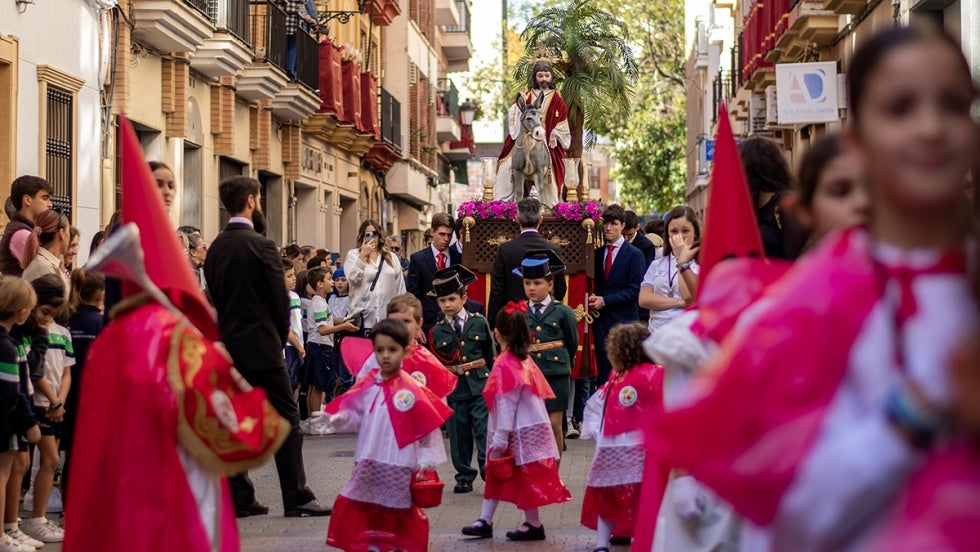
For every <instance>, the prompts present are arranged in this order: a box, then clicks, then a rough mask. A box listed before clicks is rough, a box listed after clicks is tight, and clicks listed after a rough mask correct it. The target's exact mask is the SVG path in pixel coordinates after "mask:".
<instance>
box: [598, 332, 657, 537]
mask: <svg viewBox="0 0 980 552" xmlns="http://www.w3.org/2000/svg"><path fill="white" fill-rule="evenodd" d="M649 335H650V330H649V329H648V328H647V325H646V324H643V323H639V322H637V323H634V324H623V325H620V326H616V327H615V328H613V329H612V331H610V332H609V336H608V337H607V338H606V351H608V352H609V362H610V363H611V364H612V369H613V375H612V379H611V380H610V381H609V382H607V383H606V384H605V385H603V386H602V387H600V388H599V389H598V391H596V392H595V394H593V395H592V397H591V398H590V399H589V401H588V403H586V405H585V415H584V418H585V419H584V420H583V421H582V438H583V439H595V441H596V448H595V456H594V457H593V460H592V469H591V470H590V471H589V481H588V485H587V486H586V488H585V499H584V501H583V502H582V525H584V526H586V527H588V528H590V529H595V530H596V531H597V532H598V533H597V536H596V548H595V549H594V551H593V552H609V544H610V542H609V540H610V537H611V536H612V535H616V536H617V537H632V536H633V529H634V526H635V525H636V521H637V515H636V514H637V507H638V501H639V498H640V483H641V482H642V479H643V460H644V457H645V455H646V454H645V451H644V448H643V427H644V425H645V424H646V423H647V421H648V420H649V419H650V416H651V415H652V414H653V412H654V411H655V410H657V409H659V408H660V407H661V405H662V402H663V368H661V367H660V366H655V365H653V364H651V363H650V360H649V359H648V358H647V357H646V355H645V354H644V353H643V348H642V345H643V340H644V339H646V338H647V336H649Z"/></svg>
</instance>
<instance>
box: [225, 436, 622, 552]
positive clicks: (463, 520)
mask: <svg viewBox="0 0 980 552" xmlns="http://www.w3.org/2000/svg"><path fill="white" fill-rule="evenodd" d="M355 443H356V436H354V435H326V436H315V437H310V436H307V437H306V440H305V442H304V445H305V451H304V453H305V460H306V475H307V478H308V483H309V485H310V487H311V488H312V489H313V491H314V492H315V493H316V494H317V497H319V499H320V500H321V501H322V502H325V503H331V502H332V501H333V499H334V498H335V497H336V495H337V492H338V491H339V490H340V488H341V487H343V485H344V483H346V482H347V478H348V477H349V476H350V473H351V465H352V457H353V454H354V446H355ZM593 448H594V444H593V442H592V441H569V442H568V451H567V452H566V453H565V456H564V459H563V461H562V466H561V474H562V479H563V480H564V481H565V484H566V485H568V488H569V489H570V490H571V491H572V496H574V497H575V499H574V500H573V501H571V502H568V503H566V504H562V505H559V506H551V507H547V508H544V509H542V511H541V520H542V522H543V523H544V527H545V530H546V532H547V534H548V538H547V540H545V541H544V542H538V543H514V542H510V541H508V540H507V539H506V538H505V537H504V533H505V532H506V531H509V530H511V529H514V528H516V527H517V526H518V525H519V524H520V522H521V521H522V518H521V516H520V513H519V512H518V510H517V509H516V508H515V507H514V506H513V505H509V504H501V506H500V508H499V510H498V511H497V519H496V520H495V523H494V533H495V537H494V539H493V541H492V542H491V541H489V540H473V541H470V540H467V538H466V537H463V536H461V535H460V532H459V531H460V528H461V527H463V526H464V525H467V524H469V523H472V521H473V520H474V519H475V518H476V516H477V515H478V514H479V513H480V505H481V500H482V498H483V484H482V482H481V481H480V480H479V479H478V480H477V482H476V483H475V484H474V487H475V488H474V492H472V493H468V494H462V495H458V494H453V492H452V485H453V483H452V481H453V479H452V465H451V464H450V463H448V462H447V463H446V464H443V465H442V466H441V469H440V470H439V475H440V477H441V478H442V479H443V480H444V481H446V482H447V483H446V489H445V492H444V494H443V502H442V505H441V506H439V507H437V508H434V509H430V510H426V513H427V514H428V516H429V522H430V526H431V532H430V536H429V543H430V548H429V550H431V551H433V552H436V551H456V550H515V551H516V550H520V551H521V552H525V551H544V550H555V551H557V550H563V551H576V552H578V551H589V550H592V547H593V542H594V540H593V539H594V534H593V532H592V531H590V530H588V529H586V528H585V527H582V526H581V525H580V524H579V513H580V511H581V506H582V494H583V493H584V491H585V481H586V478H587V476H588V469H589V465H590V463H591V461H592V452H593ZM251 477H252V480H253V481H254V482H255V487H256V494H257V496H258V499H259V500H260V501H261V502H263V503H264V504H267V505H268V506H269V507H270V509H271V512H270V514H269V515H267V516H257V517H251V518H245V519H241V520H239V529H240V531H241V535H242V550H243V551H246V552H260V551H261V552H279V551H281V552H287V551H288V552H301V551H303V552H305V551H310V550H326V549H327V547H326V545H325V544H324V543H325V541H326V535H327V524H328V523H329V518H302V519H295V518H284V517H282V503H281V502H280V498H279V487H278V485H279V483H278V480H277V479H276V471H275V466H274V464H273V463H272V462H269V463H268V464H267V465H265V466H263V468H262V469H260V470H256V471H254V472H251ZM616 548H618V549H619V550H627V549H628V548H627V547H625V546H622V547H614V548H613V550H616ZM331 550H332V549H331Z"/></svg>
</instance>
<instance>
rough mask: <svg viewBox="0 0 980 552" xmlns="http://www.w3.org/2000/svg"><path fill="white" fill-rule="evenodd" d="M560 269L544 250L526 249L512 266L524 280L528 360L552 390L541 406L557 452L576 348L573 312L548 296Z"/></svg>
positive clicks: (560, 447)
mask: <svg viewBox="0 0 980 552" xmlns="http://www.w3.org/2000/svg"><path fill="white" fill-rule="evenodd" d="M564 271H565V263H564V262H563V261H562V260H561V257H559V256H558V254H557V253H555V252H554V251H548V250H539V251H528V252H527V253H526V254H525V255H524V258H523V259H521V265H520V266H519V267H517V268H515V269H514V274H516V275H517V276H520V277H522V278H523V279H524V294H525V295H526V296H527V301H528V311H527V319H528V325H529V326H530V327H531V338H532V345H531V348H530V349H529V352H530V355H531V359H532V360H534V363H535V364H537V365H538V368H540V369H541V373H542V374H544V376H545V378H546V379H547V380H548V383H549V384H550V385H551V390H552V391H554V393H555V398H554V399H548V400H546V401H545V407H547V409H548V417H549V418H550V420H551V430H552V431H553V432H554V434H555V443H556V444H557V445H558V451H559V454H560V453H561V451H563V450H565V434H564V432H563V431H562V428H561V426H562V414H563V413H564V412H565V408H567V407H568V395H569V388H570V385H571V381H570V376H571V373H572V362H574V361H575V352H576V351H577V350H578V324H577V323H576V321H575V312H574V311H573V310H572V309H571V308H569V307H568V305H564V304H562V303H559V302H558V301H555V300H554V298H552V296H551V294H552V290H553V289H554V287H555V275H559V277H561V273H562V272H564Z"/></svg>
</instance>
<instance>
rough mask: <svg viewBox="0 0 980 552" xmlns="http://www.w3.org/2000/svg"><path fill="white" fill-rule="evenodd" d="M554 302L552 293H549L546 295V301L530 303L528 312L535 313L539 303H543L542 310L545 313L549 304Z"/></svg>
mask: <svg viewBox="0 0 980 552" xmlns="http://www.w3.org/2000/svg"><path fill="white" fill-rule="evenodd" d="M552 302H553V300H552V299H551V295H550V294H548V295H546V296H545V298H544V301H541V302H540V303H531V304H529V305H528V306H527V310H528V313H529V314H530V313H533V312H534V309H535V308H537V306H538V305H541V312H542V313H543V312H544V310H545V309H547V308H548V305H550V304H551V303H552Z"/></svg>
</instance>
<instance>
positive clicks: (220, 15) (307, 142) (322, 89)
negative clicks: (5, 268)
mask: <svg viewBox="0 0 980 552" xmlns="http://www.w3.org/2000/svg"><path fill="white" fill-rule="evenodd" d="M314 5H315V6H316V10H317V14H318V17H319V20H320V22H321V25H320V26H319V29H307V28H306V26H305V25H301V26H300V28H299V29H297V30H296V33H295V36H296V58H297V61H296V65H295V72H294V74H290V73H289V72H288V69H290V68H289V67H288V56H289V52H288V51H287V50H288V48H287V44H288V39H287V33H288V31H289V29H287V26H286V23H287V15H286V13H285V11H284V2H281V1H279V0H264V1H263V0H120V1H119V2H118V4H117V3H115V2H111V1H107V0H62V1H59V2H57V3H55V2H43V3H38V4H32V3H27V2H11V3H5V4H3V6H2V7H0V132H4V135H5V136H4V138H5V139H4V140H0V195H4V194H3V193H4V191H5V189H6V190H7V193H9V185H10V182H11V181H12V180H13V179H14V178H15V177H16V176H18V175H21V174H38V175H41V176H44V177H46V178H47V179H48V180H49V181H50V182H51V183H52V185H53V186H54V187H55V190H56V193H55V204H56V206H57V207H58V208H59V209H62V210H63V211H64V212H66V213H68V214H70V215H71V218H72V221H73V223H74V224H75V225H77V226H78V227H79V228H80V229H81V230H82V233H83V239H87V238H88V237H90V236H91V235H93V234H94V233H95V232H96V231H98V230H99V229H100V228H102V227H104V225H105V224H106V222H107V221H108V220H109V218H110V217H111V215H112V213H113V212H114V211H115V210H116V209H117V207H118V205H119V204H120V197H119V194H120V190H121V183H120V182H119V178H120V176H119V175H120V174H121V171H120V170H119V163H120V160H119V159H118V156H117V153H116V144H117V142H118V136H117V133H118V130H117V129H118V124H117V117H118V116H119V115H120V114H123V113H125V114H126V115H127V117H129V119H130V120H131V121H132V122H133V125H134V127H135V129H136V131H137V134H138V136H139V139H140V142H141V144H142V146H143V148H144V151H145V154H146V157H147V159H149V160H158V161H162V162H164V163H166V164H168V165H169V166H170V167H171V168H172V169H173V170H174V173H175V176H176V181H177V190H176V198H175V207H174V208H173V210H172V212H171V221H172V223H173V224H174V225H175V226H178V225H191V226H198V227H200V228H201V229H202V230H203V233H204V235H205V237H206V238H207V239H210V238H212V237H213V236H214V235H216V234H217V233H218V232H219V231H220V230H221V228H222V227H223V225H224V223H225V221H226V220H227V217H228V214H227V213H225V212H224V211H223V208H222V206H221V204H220V201H219V199H218V183H219V182H220V181H221V179H223V178H225V177H227V176H230V175H234V174H245V175H248V176H251V177H254V178H256V179H258V180H259V181H260V182H261V183H262V187H263V190H262V191H263V193H262V203H263V208H264V210H265V211H266V215H267V218H268V222H269V231H268V235H269V237H271V238H272V239H274V240H275V241H277V242H279V243H290V242H298V243H300V244H312V245H316V246H318V247H325V248H327V249H329V250H331V251H340V252H343V251H345V250H346V249H348V248H351V247H353V246H354V242H355V240H356V232H357V227H358V225H359V224H360V222H361V221H363V220H366V219H368V218H371V219H375V220H377V221H379V223H380V224H383V225H385V227H386V228H387V229H388V230H389V231H390V232H396V233H402V234H404V231H405V230H406V229H407V230H414V229H418V228H422V227H424V225H425V224H426V222H425V221H426V218H425V217H427V216H431V214H432V213H433V212H435V211H437V210H440V209H442V208H445V207H446V205H445V201H441V200H442V198H444V197H448V195H449V194H448V185H449V182H450V180H449V178H440V177H439V174H440V173H439V168H440V162H441V161H444V160H445V156H444V155H443V154H442V152H441V147H442V144H441V143H440V140H441V139H443V138H444V139H445V141H446V143H447V144H448V143H449V142H450V141H453V140H455V141H458V140H460V139H461V135H460V125H459V122H458V109H455V111H454V113H456V120H455V121H443V122H441V126H440V123H437V119H438V117H439V113H441V112H440V111H439V108H438V106H437V94H436V92H437V90H439V88H438V84H439V83H441V82H444V81H445V79H446V77H447V74H448V73H449V72H451V71H457V70H465V69H466V67H467V66H468V59H469V56H470V55H471V54H472V47H471V46H470V45H469V21H468V19H466V18H465V13H468V9H467V3H466V2H462V1H459V0H438V1H437V0H317V1H316V2H314ZM461 10H462V11H463V12H464V15H460V13H461ZM50 29H58V32H50ZM423 31H424V32H423ZM445 37H449V38H446V42H447V44H449V46H447V48H448V50H445V51H444V50H443V49H442V47H441V46H440V44H441V41H442V39H443V38H445ZM413 79H414V80H413ZM445 82H448V81H445ZM443 111H445V112H447V113H448V110H447V109H444V110H443ZM403 121H404V124H403V123H402V122H403ZM451 122H455V123H456V125H455V129H454V128H452V127H453V125H452V124H449V123H451ZM447 125H448V127H449V130H450V131H453V130H455V132H449V133H443V132H439V131H441V130H444V128H443V127H444V126H447ZM418 175H422V176H423V177H424V178H423V179H422V184H423V185H422V187H421V188H419V187H418V186H417V183H418V178H417V176H418ZM410 177H411V178H410ZM440 184H446V188H447V192H446V193H444V194H439V193H438V189H439V186H440ZM430 190H432V191H431V192H430ZM405 205H408V207H409V210H406V208H405ZM86 253H87V251H82V252H81V256H82V260H84V258H85V255H86Z"/></svg>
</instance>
